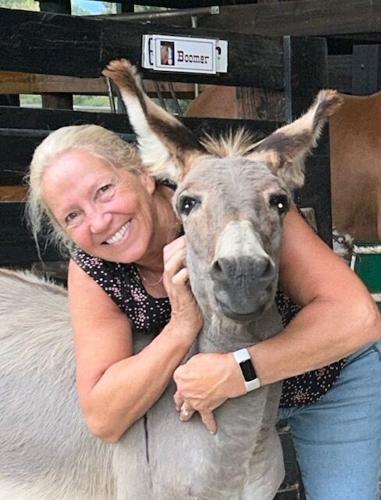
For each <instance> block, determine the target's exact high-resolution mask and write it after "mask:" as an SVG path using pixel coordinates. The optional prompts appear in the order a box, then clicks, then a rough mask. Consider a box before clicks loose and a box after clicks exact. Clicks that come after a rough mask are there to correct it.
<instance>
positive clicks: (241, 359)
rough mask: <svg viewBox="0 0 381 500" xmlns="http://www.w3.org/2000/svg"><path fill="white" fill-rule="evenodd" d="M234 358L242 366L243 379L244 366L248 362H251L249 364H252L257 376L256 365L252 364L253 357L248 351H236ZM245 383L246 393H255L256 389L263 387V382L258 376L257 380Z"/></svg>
mask: <svg viewBox="0 0 381 500" xmlns="http://www.w3.org/2000/svg"><path fill="white" fill-rule="evenodd" d="M233 356H234V359H235V360H236V362H237V363H238V364H239V365H240V368H241V371H242V376H243V377H244V368H243V366H242V364H243V363H245V362H246V361H249V363H251V365H252V367H253V372H254V374H255V368H254V365H253V364H252V360H251V356H250V353H249V351H248V350H247V349H239V350H238V351H234V352H233ZM244 378H245V377H244ZM244 382H245V387H246V392H250V391H254V390H255V389H258V388H259V387H261V382H260V380H259V378H258V377H257V376H256V374H255V378H253V379H252V380H244Z"/></svg>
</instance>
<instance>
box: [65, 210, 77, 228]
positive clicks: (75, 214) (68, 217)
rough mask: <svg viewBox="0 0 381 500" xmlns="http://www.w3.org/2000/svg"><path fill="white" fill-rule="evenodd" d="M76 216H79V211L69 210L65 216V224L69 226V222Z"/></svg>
mask: <svg viewBox="0 0 381 500" xmlns="http://www.w3.org/2000/svg"><path fill="white" fill-rule="evenodd" d="M78 216H79V212H70V213H69V214H67V215H66V217H65V224H66V225H67V226H70V224H72V223H73V222H74V221H75V219H77V218H78Z"/></svg>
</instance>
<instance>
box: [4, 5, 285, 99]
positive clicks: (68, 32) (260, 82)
mask: <svg viewBox="0 0 381 500" xmlns="http://www.w3.org/2000/svg"><path fill="white" fill-rule="evenodd" d="M0 33H1V35H2V36H1V38H0V67H1V68H2V70H4V71H25V72H30V73H43V74H53V75H66V76H80V77H87V78H94V77H99V76H100V74H101V70H102V69H103V68H104V66H105V65H106V63H107V62H109V61H110V60H111V59H115V58H119V57H127V58H129V59H131V60H132V61H133V62H135V63H139V62H140V60H141V37H142V35H143V34H152V33H160V34H168V35H171V34H172V35H184V36H191V35H194V34H195V31H194V30H192V28H189V27H188V28H173V27H171V28H169V27H165V26H161V27H158V26H154V25H152V24H147V25H146V24H143V23H136V24H132V23H124V22H123V21H110V20H91V19H88V18H86V19H84V18H81V17H78V16H68V15H61V14H51V13H40V12H26V11H17V10H10V9H0ZM197 36H201V37H207V38H208V37H209V38H221V39H226V40H227V41H228V43H229V71H228V73H226V74H220V75H194V74H181V73H165V72H153V71H149V70H144V71H143V76H144V77H145V78H148V79H153V80H167V81H185V82H199V83H210V84H211V83H215V84H223V85H247V86H256V87H268V88H273V89H282V88H283V85H284V82H283V50H282V44H281V40H280V39H279V38H266V37H253V36H252V35H250V36H248V35H241V34H235V33H226V32H225V31H215V30H211V29H207V30H203V29H197Z"/></svg>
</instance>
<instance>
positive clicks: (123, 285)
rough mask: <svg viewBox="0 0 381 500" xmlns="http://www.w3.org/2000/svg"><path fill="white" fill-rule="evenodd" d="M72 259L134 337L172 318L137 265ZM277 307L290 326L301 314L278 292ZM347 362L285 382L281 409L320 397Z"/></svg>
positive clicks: (80, 255)
mask: <svg viewBox="0 0 381 500" xmlns="http://www.w3.org/2000/svg"><path fill="white" fill-rule="evenodd" d="M72 258H73V260H74V261H75V262H76V263H77V264H78V265H79V267H80V268H81V269H83V270H84V271H85V272H86V273H87V274H88V275H89V276H91V277H92V278H93V279H94V280H95V282H96V283H97V284H98V285H99V286H100V287H101V288H102V289H103V290H104V291H105V293H106V294H107V295H108V296H109V297H110V298H111V299H112V300H113V301H114V302H115V304H116V305H117V306H118V307H119V308H120V309H121V311H123V312H124V313H125V314H126V315H127V316H128V318H129V320H130V322H131V325H132V329H133V332H134V334H144V333H147V332H150V333H153V334H155V335H157V334H159V333H160V331H161V330H162V329H163V328H164V326H165V325H166V324H167V323H168V322H169V320H170V317H171V306H170V303H169V299H168V298H166V297H164V298H158V299H157V298H154V297H152V296H151V295H149V294H148V293H147V292H146V290H145V288H144V286H143V283H142V281H141V279H140V275H139V272H138V269H137V267H136V266H135V265H134V264H119V263H114V262H108V261H105V260H102V259H99V258H97V257H92V256H90V255H88V254H87V253H85V252H83V251H82V250H80V249H78V248H77V249H75V250H73V252H72ZM276 304H277V307H278V310H279V313H280V315H281V318H282V324H283V326H284V327H285V326H287V325H288V323H289V322H290V321H291V320H292V318H293V317H294V316H295V314H296V313H297V312H298V311H299V307H298V306H296V305H295V304H294V303H293V302H292V301H291V300H290V299H289V298H288V297H287V296H286V295H285V294H284V293H283V292H281V291H278V293H277V295H276ZM344 363H345V360H341V361H338V362H337V363H333V364H331V365H329V366H326V367H324V368H321V369H320V370H314V371H311V372H307V373H304V374H303V375H299V376H297V377H292V378H289V379H287V380H285V381H284V382H283V390H282V397H281V401H280V406H282V407H292V406H305V405H308V404H310V403H313V402H314V401H317V400H318V399H319V398H321V397H322V396H323V395H324V394H326V392H327V391H328V390H329V389H330V388H331V387H332V385H333V384H334V383H335V381H336V379H337V378H338V376H339V374H340V371H341V369H342V367H343V366H344Z"/></svg>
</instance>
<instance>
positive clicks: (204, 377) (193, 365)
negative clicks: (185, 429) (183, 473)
mask: <svg viewBox="0 0 381 500" xmlns="http://www.w3.org/2000/svg"><path fill="white" fill-rule="evenodd" d="M173 378H174V380H175V382H176V385H177V392H176V394H175V395H174V400H175V404H176V409H177V410H178V411H180V418H181V420H183V421H186V420H189V419H190V418H191V416H192V415H193V413H194V412H195V411H198V412H199V413H200V416H201V419H202V421H203V422H204V424H205V426H206V428H207V429H208V430H209V432H211V433H213V434H214V433H215V432H216V431H217V423H216V420H215V418H214V416H213V410H214V409H215V408H217V407H218V406H220V405H221V404H222V403H223V402H224V401H226V400H227V399H228V398H234V397H237V396H241V395H243V394H245V393H246V389H245V384H244V380H243V377H242V373H241V370H240V368H239V366H238V364H237V363H236V361H235V359H234V357H233V355H232V353H226V354H220V353H202V354H196V355H195V356H193V357H192V358H191V359H190V360H189V361H188V362H187V363H185V364H184V365H181V366H179V367H178V368H177V369H176V371H175V373H174V375H173Z"/></svg>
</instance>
